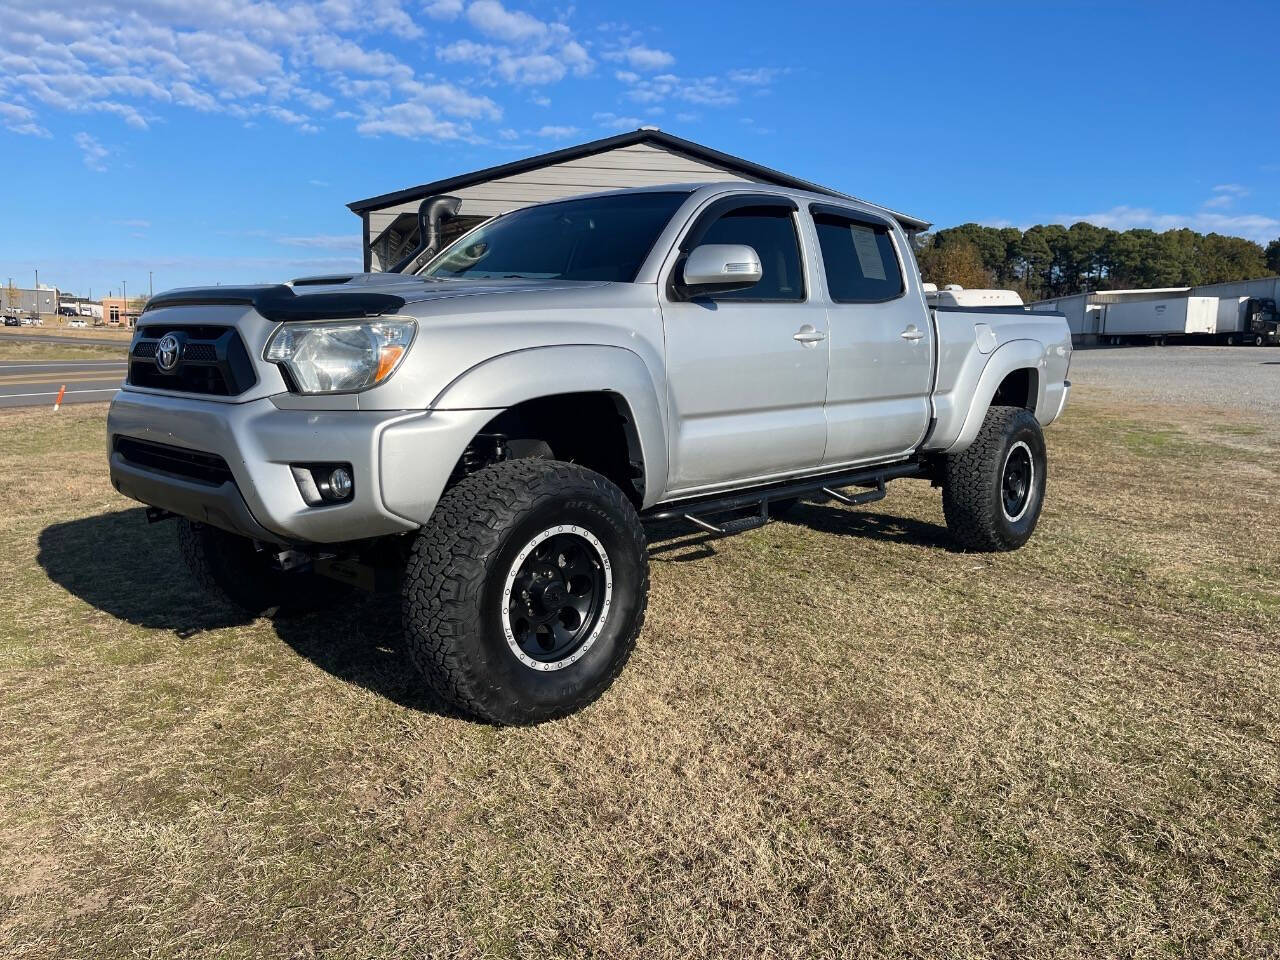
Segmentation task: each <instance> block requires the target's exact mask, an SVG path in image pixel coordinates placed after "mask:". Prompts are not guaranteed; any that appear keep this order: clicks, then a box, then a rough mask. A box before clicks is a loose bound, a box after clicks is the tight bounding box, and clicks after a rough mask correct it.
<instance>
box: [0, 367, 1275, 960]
mask: <svg viewBox="0 0 1280 960" xmlns="http://www.w3.org/2000/svg"><path fill="white" fill-rule="evenodd" d="M1124 406H1125V405H1124V404H1123V402H1122V398H1120V397H1118V396H1115V395H1111V394H1108V393H1107V392H1106V391H1104V390H1102V389H1100V388H1097V387H1094V388H1091V387H1090V386H1089V384H1088V383H1078V384H1077V389H1076V391H1075V395H1074V396H1073V406H1072V407H1071V409H1070V410H1069V413H1068V415H1067V417H1066V418H1065V420H1064V421H1063V422H1062V423H1060V424H1058V425H1055V426H1054V427H1053V428H1052V429H1051V430H1050V431H1049V432H1048V436H1049V444H1050V456H1051V476H1050V490H1049V497H1048V504H1047V507H1046V510H1045V513H1044V516H1043V519H1042V520H1041V524H1040V529H1039V531H1038V533H1037V534H1036V536H1035V537H1034V538H1033V539H1032V541H1031V543H1030V544H1029V545H1028V546H1027V547H1026V548H1025V549H1023V550H1022V551H1020V552H1018V553H1014V554H1007V555H999V556H975V555H966V554H961V553H956V552H952V551H951V550H950V549H949V546H948V540H947V537H946V531H945V529H944V528H943V526H942V513H941V506H940V501H939V497H938V496H937V493H936V491H931V490H929V488H928V487H927V486H926V485H925V484H923V483H920V482H917V481H906V482H900V483H898V484H897V485H895V486H893V487H892V488H891V493H890V496H889V497H888V499H886V500H884V501H882V502H880V503H878V504H874V505H872V506H871V507H869V508H864V509H860V510H848V509H843V508H839V507H835V506H831V505H809V506H807V507H805V508H803V509H801V510H800V511H798V512H797V515H796V518H795V522H789V523H775V524H771V525H770V526H768V527H766V528H763V529H761V530H757V531H754V532H751V533H748V534H745V535H743V536H740V537H737V538H733V539H729V540H722V541H716V542H706V541H705V540H704V539H703V538H702V537H699V536H683V535H680V536H675V537H672V536H671V531H665V532H664V531H660V532H659V536H658V537H656V538H655V543H654V546H653V597H652V603H651V606H650V613H649V618H648V622H647V626H646V628H645V631H644V633H643V634H642V636H641V638H640V643H639V647H638V649H637V652H636V655H635V656H634V657H633V658H632V661H631V663H630V665H629V666H628V668H627V670H626V671H625V672H624V673H623V675H622V677H621V679H620V680H619V682H618V684H617V685H616V686H615V687H614V688H613V689H612V690H611V691H610V692H609V693H608V694H606V696H605V697H604V698H603V699H602V700H601V701H600V702H599V703H598V704H596V705H595V706H593V707H591V708H589V709H588V710H586V711H585V712H583V713H581V714H580V715H577V716H574V717H571V718H569V719H566V720H563V721H560V722H557V723H553V724H548V725H544V726H540V727H535V728H530V729H494V728H490V727H486V726H482V725H479V724H476V723H472V722H470V721H467V720H465V719H461V718H458V717H455V716H449V715H447V714H443V713H442V712H440V711H439V710H438V708H437V706H436V705H435V704H433V703H432V702H431V701H430V700H428V699H426V698H425V697H424V695H423V694H422V693H421V692H420V689H419V686H418V684H417V683H416V682H415V680H414V677H413V675H412V674H411V673H410V671H409V669H408V668H407V667H406V665H405V663H404V661H403V659H402V657H401V654H400V652H399V650H398V640H397V624H396V620H397V618H396V609H395V604H394V602H383V601H375V600H369V601H365V602H362V603H360V604H357V605H353V606H351V607H350V608H349V609H346V610H344V611H341V612H339V613H338V614H337V615H336V616H335V615H333V614H328V615H317V616H312V617H304V618H300V619H294V620H283V619H281V620H277V621H275V622H272V621H271V620H266V619H261V620H255V621H251V622H246V621H244V620H243V619H241V618H238V617H237V616H236V615H235V614H234V613H233V612H232V611H231V610H229V609H227V608H226V607H224V606H222V605H220V604H219V603H218V602H216V601H215V600H213V599H210V598H208V597H205V596H202V595H200V594H199V593H197V592H196V591H195V589H194V587H193V586H192V584H191V582H190V581H189V580H188V578H187V576H186V575H185V573H184V572H183V571H182V570H181V569H180V568H179V562H178V555H177V552H176V550H175V547H174V542H173V538H174V531H173V529H172V527H171V526H170V525H167V524H157V525H154V526H148V525H147V523H146V522H145V520H144V518H143V512H142V510H141V508H139V507H138V506H137V505H136V504H131V503H130V502H128V501H125V500H123V499H121V498H119V497H118V496H116V495H115V494H114V493H113V491H112V490H111V487H110V485H109V484H108V482H107V478H106V474H105V469H104V451H103V445H104V444H103V417H104V407H103V406H101V405H92V406H88V405H86V406H81V407H75V408H70V409H64V410H63V411H62V412H61V413H59V414H57V415H54V414H53V413H52V412H50V411H48V410H45V409H40V410H34V411H18V412H6V413H4V414H3V415H0V430H2V434H0V435H2V436H3V438H4V439H3V441H0V482H2V483H3V486H4V490H5V496H4V498H3V500H2V501H0V758H3V762H2V763H0V955H3V956H4V957H7V958H17V957H24V958H25V957H94V958H107V957H126V956H147V957H197V956H201V957H203V956H216V957H228V958H251V957H264V956H280V957H312V956H324V957H333V958H363V957H409V956H414V957H420V956H457V957H479V956H497V957H549V956H554V957H561V956H563V957H587V956H612V957H681V958H683V957H726V956H767V957H780V958H786V957H796V958H800V957H825V956H847V957H973V956H999V957H1017V958H1040V957H1099V956H1108V957H1111V956H1114V957H1164V956H1176V957H1186V956H1193V957H1237V956H1250V957H1253V956H1261V955H1266V954H1272V955H1274V954H1275V953H1276V952H1277V944H1280V546H1278V545H1277V514H1276V510H1277V496H1276V491H1277V488H1278V487H1280V469H1278V468H1277V462H1278V460H1277V458H1278V455H1280V430H1278V429H1277V427H1276V425H1275V423H1274V422H1271V423H1268V422H1265V421H1261V420H1258V421H1255V420H1249V419H1245V418H1244V415H1241V414H1238V413H1237V414H1232V415H1229V417H1228V418H1227V419H1224V418H1223V416H1222V415H1217V414H1214V415H1211V414H1210V412H1207V411H1204V410H1197V409H1194V408H1191V407H1187V408H1185V409H1170V408H1168V407H1163V408H1160V407H1150V408H1138V409H1126V410H1125V412H1124V413H1123V414H1121V413H1118V412H1116V411H1117V410H1120V409H1123V408H1124ZM662 536H666V537H668V539H661V537H662Z"/></svg>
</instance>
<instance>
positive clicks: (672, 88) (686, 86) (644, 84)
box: [620, 73, 738, 107]
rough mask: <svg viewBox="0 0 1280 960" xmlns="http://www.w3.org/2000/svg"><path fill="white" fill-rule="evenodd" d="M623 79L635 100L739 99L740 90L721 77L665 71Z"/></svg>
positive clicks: (714, 102) (722, 102) (703, 102)
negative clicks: (682, 75)
mask: <svg viewBox="0 0 1280 960" xmlns="http://www.w3.org/2000/svg"><path fill="white" fill-rule="evenodd" d="M633 76H634V75H633ZM620 79H621V78H620ZM624 82H627V83H628V90H627V96H628V97H629V98H630V99H631V100H634V101H635V102H636V103H664V102H666V101H668V100H683V101H685V102H686V103H696V104H699V105H700V106H707V107H725V106H729V105H730V104H733V103H737V102H738V95H737V93H736V92H735V91H734V89H733V88H732V87H731V86H730V85H729V84H728V83H727V82H726V81H725V80H724V79H722V78H720V77H679V76H676V75H675V74H671V73H662V74H658V75H657V76H655V77H645V78H638V77H637V78H636V79H634V80H629V81H626V80H624Z"/></svg>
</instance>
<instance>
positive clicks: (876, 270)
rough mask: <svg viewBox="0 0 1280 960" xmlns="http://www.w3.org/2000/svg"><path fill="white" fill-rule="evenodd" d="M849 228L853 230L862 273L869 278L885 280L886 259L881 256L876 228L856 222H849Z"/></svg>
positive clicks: (854, 244) (855, 248)
mask: <svg viewBox="0 0 1280 960" xmlns="http://www.w3.org/2000/svg"><path fill="white" fill-rule="evenodd" d="M849 229H850V230H851V231H853V249H854V250H856V251H858V266H860V267H861V268H862V275H863V276H864V277H865V278H866V279H868V280H884V279H885V273H884V259H883V258H882V257H881V256H880V247H879V245H878V244H877V243H876V232H875V230H873V229H872V228H871V227H864V226H861V225H859V224H856V223H851V224H849Z"/></svg>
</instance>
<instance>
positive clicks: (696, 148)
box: [347, 127, 929, 271]
mask: <svg viewBox="0 0 1280 960" xmlns="http://www.w3.org/2000/svg"><path fill="white" fill-rule="evenodd" d="M719 180H742V181H745V182H755V183H773V184H779V185H781V186H787V187H795V188H798V189H801V190H811V191H814V192H816V193H825V194H827V195H829V196H836V197H845V196H846V195H845V194H841V193H838V192H837V191H834V190H831V189H829V188H827V187H822V186H818V185H817V184H813V183H809V182H807V181H805V180H801V179H799V178H797V177H792V176H790V175H788V174H785V173H781V172H780V171H777V170H771V169H770V168H768V167H764V166H761V165H760V164H758V163H752V162H751V161H749V160H743V159H741V158H740V157H734V156H730V155H729V154H727V153H721V152H720V151H718V150H713V149H711V148H710V147H705V146H703V145H702V144H699V143H694V142H693V141H691V140H683V139H681V138H680V137H676V136H672V135H671V134H669V133H663V132H662V131H661V130H659V129H658V128H656V127H641V128H640V129H639V130H633V131H631V132H629V133H623V134H619V135H618V136H615V137H606V138H605V139H603V140H593V141H591V142H590V143H582V144H579V145H577V146H574V147H567V148H565V149H563V150H556V151H554V152H552V153H545V154H541V155H540V156H536V157H529V158H527V159H525V160H517V161H515V162H513V163H505V164H502V165H501V166H497V167H488V168H486V169H484V170H476V171H474V172H472V173H464V174H460V175H458V176H455V177H449V178H447V179H444V180H437V181H434V182H433V183H424V184H421V185H419V186H416V187H409V188H407V189H404V190H397V191H394V192H392V193H384V194H381V195H379V196H376V197H369V198H367V199H365V200H357V201H355V202H354V203H349V204H347V207H348V209H350V210H351V212H352V213H354V214H356V215H357V216H358V217H360V219H361V221H362V222H363V226H364V269H365V270H375V271H382V270H389V269H391V268H393V267H395V266H396V265H398V264H402V263H403V262H405V259H406V258H407V257H410V256H414V255H415V251H417V255H421V252H422V250H423V248H424V245H425V241H424V229H425V230H426V231H428V232H429V231H430V230H432V229H435V228H436V225H435V223H434V222H431V221H429V213H428V211H427V210H426V209H424V204H427V203H428V202H429V201H432V200H435V199H436V198H439V197H456V198H457V199H458V200H460V201H461V205H460V207H459V208H458V209H457V210H456V211H454V212H453V214H452V215H451V216H447V217H445V218H444V219H443V220H442V221H439V225H438V233H439V236H438V237H437V238H436V239H437V240H438V244H437V246H441V245H443V244H445V243H448V242H449V241H450V240H452V239H454V238H455V237H457V236H459V235H461V234H462V233H463V232H465V231H467V230H470V229H471V228H472V227H474V226H475V225H477V224H479V223H482V222H483V221H485V220H487V219H489V218H490V217H492V216H495V215H497V214H499V213H505V212H507V211H509V210H516V209H518V208H520V207H526V206H529V205H531V204H535V203H545V202H546V201H548V200H562V199H564V198H566V197H575V196H581V195H582V194H587V193H598V192H600V191H602V190H616V189H618V188H619V187H647V186H658V185H660V184H665V183H695V182H707V181H719ZM895 216H896V217H897V218H898V221H899V222H900V223H901V224H902V226H903V228H904V229H905V230H907V231H908V232H919V231H922V230H926V229H928V227H929V224H928V223H927V222H926V221H924V220H917V219H916V218H914V217H909V216H906V215H905V214H895Z"/></svg>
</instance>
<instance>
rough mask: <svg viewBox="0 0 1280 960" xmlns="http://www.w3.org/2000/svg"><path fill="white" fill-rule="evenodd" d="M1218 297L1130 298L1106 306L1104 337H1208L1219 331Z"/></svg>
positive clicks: (1116, 340)
mask: <svg viewBox="0 0 1280 960" xmlns="http://www.w3.org/2000/svg"><path fill="white" fill-rule="evenodd" d="M1217 331H1218V298H1217V297H1169V298H1167V299H1163V300H1130V301H1124V302H1121V303H1108V304H1106V306H1105V307H1104V308H1103V315H1102V333H1101V340H1102V341H1103V342H1104V343H1127V342H1130V341H1133V340H1154V341H1156V342H1157V343H1164V341H1165V340H1166V339H1168V338H1171V337H1176V338H1179V339H1182V338H1187V337H1190V338H1194V339H1197V340H1207V339H1210V338H1213V337H1215V336H1216V335H1217Z"/></svg>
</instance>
